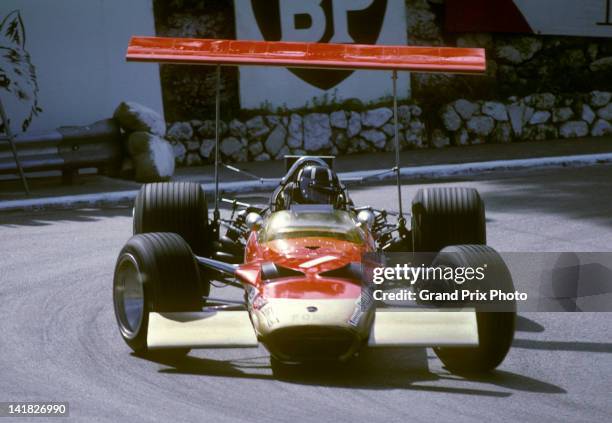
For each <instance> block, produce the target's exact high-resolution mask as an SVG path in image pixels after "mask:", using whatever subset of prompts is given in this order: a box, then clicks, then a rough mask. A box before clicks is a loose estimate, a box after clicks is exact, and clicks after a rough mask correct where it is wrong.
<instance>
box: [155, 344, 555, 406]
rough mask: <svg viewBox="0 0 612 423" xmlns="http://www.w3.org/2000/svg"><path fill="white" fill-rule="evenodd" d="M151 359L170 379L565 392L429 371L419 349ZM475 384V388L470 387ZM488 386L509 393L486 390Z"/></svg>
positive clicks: (526, 380) (533, 382)
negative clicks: (321, 358) (303, 356)
mask: <svg viewBox="0 0 612 423" xmlns="http://www.w3.org/2000/svg"><path fill="white" fill-rule="evenodd" d="M151 361H155V362H156V363H159V364H162V365H164V366H165V367H163V368H162V369H160V370H159V372H160V373H164V374H169V375H172V374H181V375H185V374H187V375H199V376H209V377H228V378H244V379H256V380H277V381H282V382H285V383H292V384H300V385H312V386H326V387H336V388H357V389H377V390H383V389H406V390H414V391H427V392H441V393H453V394H463V395H476V396H484V397H502V398H503V397H509V396H511V395H512V393H513V392H512V391H523V392H538V393H546V394H561V393H565V392H566V391H565V390H564V389H563V388H561V387H559V386H556V385H553V384H550V383H547V382H543V381H540V380H537V379H534V378H530V377H527V376H523V375H519V374H515V373H511V372H507V371H500V370H498V371H495V372H493V373H491V374H488V375H461V376H459V375H452V374H445V373H442V374H440V373H435V372H431V371H430V370H429V367H428V363H427V355H426V350H425V349H423V348H412V349H376V350H368V351H366V352H365V353H364V354H362V356H360V357H358V358H356V359H355V360H352V361H350V362H348V363H338V362H320V363H310V364H301V365H292V366H287V365H281V366H279V365H278V364H273V365H270V364H269V361H268V357H267V356H255V357H249V358H243V359H240V360H214V359H209V358H201V357H195V356H187V357H185V358H182V359H180V360H177V361H164V360H151ZM473 383H476V384H478V385H477V386H469V385H470V384H473ZM466 385H468V386H466ZM490 386H495V387H498V388H502V389H506V390H508V391H504V390H498V389H490Z"/></svg>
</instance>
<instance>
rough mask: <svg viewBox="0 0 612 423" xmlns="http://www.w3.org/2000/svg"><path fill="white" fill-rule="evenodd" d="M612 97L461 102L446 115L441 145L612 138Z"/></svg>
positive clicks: (599, 93)
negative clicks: (610, 135)
mask: <svg viewBox="0 0 612 423" xmlns="http://www.w3.org/2000/svg"><path fill="white" fill-rule="evenodd" d="M611 98H612V93H610V92H607V91H593V92H591V93H589V94H574V95H565V96H555V95H554V94H552V93H541V94H533V95H529V96H526V97H523V98H517V97H511V98H510V99H509V100H508V101H506V102H498V101H482V100H480V101H476V102H472V101H468V100H465V99H460V100H456V101H454V102H452V103H449V104H447V105H446V106H444V107H443V108H442V110H441V111H440V116H441V119H442V123H443V129H441V130H435V131H434V132H435V135H434V136H432V140H433V139H434V138H435V140H436V143H437V144H438V145H442V144H453V145H467V144H482V143H485V142H492V143H505V142H511V141H530V140H546V139H556V138H575V137H584V136H588V135H591V136H602V135H606V134H612V102H611Z"/></svg>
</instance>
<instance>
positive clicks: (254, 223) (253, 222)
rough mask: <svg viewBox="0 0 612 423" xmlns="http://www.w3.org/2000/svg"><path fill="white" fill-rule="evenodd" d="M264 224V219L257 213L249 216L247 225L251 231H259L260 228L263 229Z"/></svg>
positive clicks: (246, 220)
mask: <svg viewBox="0 0 612 423" xmlns="http://www.w3.org/2000/svg"><path fill="white" fill-rule="evenodd" d="M262 223H263V219H262V217H261V216H260V215H259V214H257V213H255V212H251V213H249V214H247V216H246V219H245V224H246V225H247V228H249V230H251V231H258V230H259V228H261V225H262Z"/></svg>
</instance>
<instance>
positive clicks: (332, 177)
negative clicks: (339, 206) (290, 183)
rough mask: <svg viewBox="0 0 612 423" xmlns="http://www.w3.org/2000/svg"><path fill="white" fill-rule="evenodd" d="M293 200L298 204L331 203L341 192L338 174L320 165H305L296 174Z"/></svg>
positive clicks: (333, 203)
mask: <svg viewBox="0 0 612 423" xmlns="http://www.w3.org/2000/svg"><path fill="white" fill-rule="evenodd" d="M296 182H297V187H296V188H297V192H296V194H297V195H296V196H295V197H296V198H295V200H296V201H297V202H298V203H300V204H332V205H335V204H336V203H337V202H338V197H339V195H340V194H341V190H340V183H339V182H338V176H337V175H336V173H335V172H334V171H332V170H331V169H330V168H328V167H325V166H321V165H316V164H314V165H306V166H304V167H303V168H302V169H301V170H300V172H299V173H298V176H297V181H296Z"/></svg>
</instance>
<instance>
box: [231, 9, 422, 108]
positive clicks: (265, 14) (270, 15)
mask: <svg viewBox="0 0 612 423" xmlns="http://www.w3.org/2000/svg"><path fill="white" fill-rule="evenodd" d="M234 11H235V14H236V38H238V39H246V40H267V41H301V42H316V43H347V44H391V45H393V44H396V45H406V43H407V34H406V7H405V3H404V0H282V1H281V0H234ZM409 86H410V83H409V76H408V73H406V72H402V73H400V76H399V80H398V90H399V91H398V92H399V97H400V98H406V97H408V95H409ZM390 91H391V80H390V75H389V74H387V73H385V72H377V71H364V70H359V71H352V70H319V69H294V68H289V69H285V68H269V67H264V68H262V67H246V66H244V67H241V68H240V103H241V106H242V107H243V108H259V107H262V106H271V107H272V108H274V107H288V108H299V107H303V106H313V105H316V104H322V103H325V102H326V101H328V100H330V101H337V102H342V101H343V100H346V99H349V98H358V99H359V100H362V101H365V102H369V101H377V100H379V99H381V98H382V97H385V96H387V95H390Z"/></svg>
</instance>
